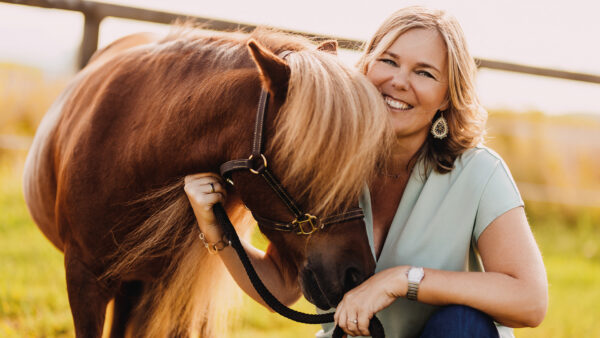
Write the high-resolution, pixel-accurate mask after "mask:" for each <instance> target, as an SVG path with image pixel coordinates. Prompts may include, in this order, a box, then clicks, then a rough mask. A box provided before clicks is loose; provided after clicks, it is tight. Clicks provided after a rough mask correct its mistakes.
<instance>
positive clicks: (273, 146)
mask: <svg viewBox="0 0 600 338" xmlns="http://www.w3.org/2000/svg"><path fill="white" fill-rule="evenodd" d="M250 38H252V39H255V40H256V41H258V42H259V43H260V44H261V45H263V46H265V47H267V48H268V49H270V50H271V51H272V52H273V53H275V54H277V53H280V52H282V51H284V50H293V51H295V52H294V53H292V54H290V55H289V56H288V57H287V59H286V62H287V63H288V65H289V67H290V71H291V72H290V80H289V89H288V93H287V98H286V101H285V104H284V106H283V107H282V108H281V110H280V113H279V115H278V117H277V120H276V130H277V132H276V135H275V137H274V139H273V140H269V142H268V148H267V152H268V153H269V154H273V158H272V159H271V161H274V162H276V163H280V164H284V165H282V167H285V168H287V170H286V171H285V172H282V173H278V174H279V175H280V179H281V181H282V183H283V184H284V186H285V187H286V188H287V189H288V190H289V191H290V193H291V194H292V195H293V196H295V198H298V199H300V200H305V201H306V200H309V201H311V203H310V210H311V211H312V213H314V214H317V215H325V214H330V213H332V212H333V211H336V210H339V209H340V208H344V207H347V206H348V203H349V202H352V201H356V199H357V198H358V195H359V192H360V190H361V188H362V187H363V186H364V184H365V183H366V182H367V180H368V179H369V177H370V176H371V174H372V171H373V170H374V168H375V167H376V162H377V161H378V160H381V159H382V156H383V155H385V152H384V151H383V149H388V146H389V145H390V144H391V139H392V137H391V136H392V134H391V132H390V130H389V127H388V126H389V123H388V115H387V108H386V107H385V106H384V103H383V100H381V96H380V94H379V92H378V91H377V90H376V88H375V87H374V86H373V85H372V84H371V83H370V82H369V81H368V80H367V79H366V78H364V76H362V75H359V74H358V73H357V71H355V70H353V69H351V68H350V67H348V66H345V65H343V64H342V63H341V61H339V60H337V58H336V57H335V56H333V55H329V54H327V53H325V52H321V51H316V50H314V45H312V44H311V43H310V41H308V40H305V39H301V38H298V37H291V36H289V35H284V34H281V33H276V32H272V31H268V30H257V31H255V32H254V33H253V34H251V35H250V36H248V35H242V34H220V35H215V36H209V37H206V36H205V35H202V33H200V32H198V31H197V30H194V29H190V28H180V29H178V30H176V31H175V32H173V33H171V34H170V35H168V36H167V37H166V38H165V39H163V40H162V41H161V42H159V43H158V44H156V45H155V47H153V48H154V50H153V53H159V54H160V53H181V55H185V56H182V57H185V58H192V57H194V55H195V53H190V51H198V50H209V49H210V53H211V55H212V56H213V57H214V58H212V59H211V61H209V62H214V63H218V64H219V65H223V64H228V65H231V67H236V65H245V64H248V65H252V61H251V59H250V56H249V55H248V53H247V52H245V51H246V48H247V47H246V43H247V41H248V40H249V39H250ZM203 55H204V57H206V55H207V54H203ZM181 62H186V60H185V59H183V60H182V61H181ZM358 93H363V94H362V95H363V96H362V97H357V95H358ZM257 99H258V98H257ZM139 202H140V203H151V204H152V205H159V206H160V207H159V208H158V210H157V211H156V212H155V213H154V214H153V215H152V216H151V217H150V218H149V219H147V220H146V221H145V222H144V223H143V225H141V226H140V227H139V228H138V230H137V231H136V232H134V233H132V234H131V235H130V236H129V237H128V239H127V240H126V242H124V243H121V244H120V250H119V252H117V253H116V255H115V263H114V264H113V265H112V267H111V269H110V270H109V271H108V272H106V274H105V276H104V278H106V279H111V278H117V277H118V276H124V275H127V272H128V271H131V269H132V268H133V267H135V266H136V265H137V264H138V263H140V262H142V261H144V260H145V259H147V258H149V257H161V256H162V255H163V254H164V253H168V252H171V253H173V254H172V255H171V257H172V259H171V262H170V265H169V267H168V268H167V269H166V271H165V272H164V273H163V275H162V276H154V277H157V278H158V279H157V280H155V281H153V282H152V283H151V285H150V286H149V287H148V288H147V289H145V290H144V292H143V294H144V296H143V298H142V300H141V303H140V305H139V308H138V311H137V312H136V315H135V317H134V318H133V320H132V326H131V327H130V333H131V334H133V335H134V336H147V337H167V336H179V335H183V336H186V335H192V336H195V335H198V334H200V335H201V336H203V337H225V336H227V334H226V333H225V330H226V329H227V323H228V319H227V318H228V317H227V314H228V313H229V312H230V311H229V310H230V309H231V307H232V304H230V303H228V301H229V300H231V299H232V297H231V295H232V291H233V290H235V289H237V287H236V286H235V285H234V284H233V282H232V280H231V277H230V276H229V274H228V273H227V272H226V271H225V268H224V266H223V264H222V262H221V261H220V260H219V259H218V257H215V256H209V255H208V254H207V251H206V250H205V249H204V247H202V246H201V244H200V241H199V240H198V237H197V235H198V231H197V229H196V227H197V225H196V221H195V219H194V216H193V213H192V212H191V208H190V206H189V203H188V200H187V198H186V196H185V194H184V192H183V181H182V180H181V181H178V182H176V183H175V184H173V185H170V186H167V187H165V188H162V189H159V190H157V191H154V192H152V193H150V194H148V195H147V196H145V197H143V198H142V199H140V201H139ZM232 221H233V223H234V224H235V225H236V228H237V229H238V232H240V233H241V234H242V235H243V234H248V231H247V230H248V229H250V228H251V227H252V225H253V221H252V219H251V217H250V216H249V215H248V213H247V212H246V210H244V209H243V208H239V210H237V211H236V213H235V215H233V217H232ZM177 243H179V244H177ZM176 245H178V246H177V247H176V248H174V246H176ZM234 298H235V297H234Z"/></svg>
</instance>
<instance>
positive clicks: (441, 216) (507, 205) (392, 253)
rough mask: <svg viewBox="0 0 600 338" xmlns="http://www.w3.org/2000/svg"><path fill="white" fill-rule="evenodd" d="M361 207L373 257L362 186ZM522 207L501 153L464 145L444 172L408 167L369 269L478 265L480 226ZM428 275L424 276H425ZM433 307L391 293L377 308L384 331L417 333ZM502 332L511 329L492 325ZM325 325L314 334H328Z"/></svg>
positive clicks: (450, 268) (368, 200)
mask: <svg viewBox="0 0 600 338" xmlns="http://www.w3.org/2000/svg"><path fill="white" fill-rule="evenodd" d="M360 206H361V207H362V209H363V211H364V213H365V219H364V221H365V225H366V230H367V236H368V239H369V244H370V247H371V252H372V254H373V258H374V259H376V255H375V249H374V244H373V213H372V208H371V198H370V193H369V190H368V188H365V189H364V190H363V193H362V195H361V197H360ZM519 206H523V200H522V198H521V195H520V194H519V190H518V188H517V186H516V184H515V182H514V180H513V178H512V176H511V174H510V171H509V170H508V168H507V166H506V164H505V163H504V161H503V160H502V158H501V157H500V156H499V155H498V154H496V153H495V152H494V151H492V150H491V149H489V148H487V147H484V146H477V147H475V148H472V149H469V150H467V151H465V152H464V153H463V154H462V155H461V156H460V157H459V158H457V160H456V161H455V167H454V169H453V170H452V171H450V172H449V173H446V174H439V173H437V172H435V171H433V170H430V171H429V172H427V173H425V172H424V165H423V163H422V162H421V163H418V164H417V165H415V168H414V169H413V171H412V173H411V176H410V177H409V180H408V182H407V185H406V188H405V190H404V193H403V195H402V199H401V200H400V203H399V205H398V209H397V210H396V214H395V216H394V218H393V220H392V224H391V226H390V228H389V232H388V234H387V236H386V238H385V242H384V243H383V247H382V248H381V253H380V255H379V259H376V262H377V264H376V268H375V272H379V271H382V270H385V269H388V268H391V267H395V266H399V265H412V266H422V267H425V268H431V269H438V270H447V271H484V269H483V266H482V263H481V259H480V257H479V254H478V251H477V240H478V239H479V236H480V235H481V233H482V232H483V231H484V230H485V229H486V227H487V226H488V225H489V224H490V223H491V222H492V221H493V220H495V219H496V218H497V217H498V216H500V215H502V214H504V213H505V212H507V211H509V210H511V209H513V208H516V207H519ZM425 278H427V276H425ZM437 308H438V307H437V306H434V305H429V304H424V303H420V302H415V301H410V300H407V299H406V298H402V297H401V298H398V299H396V300H395V301H394V302H393V303H392V304H391V305H390V306H388V307H387V308H385V309H384V310H382V311H380V312H379V313H378V314H377V317H378V318H379V319H380V320H381V322H382V324H383V327H384V329H385V332H386V337H417V336H418V334H419V333H420V331H421V329H422V328H423V326H424V325H425V322H426V321H427V319H428V318H429V317H430V316H431V315H432V314H433V312H435V310H436V309H437ZM497 327H498V332H499V333H500V336H501V337H503V338H504V337H513V333H512V329H510V328H507V327H504V326H502V325H499V324H497ZM332 331H333V325H332V324H324V325H323V330H321V331H319V332H318V333H317V337H318V338H323V337H330V336H331V334H332Z"/></svg>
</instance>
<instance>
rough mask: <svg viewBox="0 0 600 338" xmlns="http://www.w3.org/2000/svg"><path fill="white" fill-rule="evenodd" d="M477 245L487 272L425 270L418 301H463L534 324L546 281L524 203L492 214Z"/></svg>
mask: <svg viewBox="0 0 600 338" xmlns="http://www.w3.org/2000/svg"><path fill="white" fill-rule="evenodd" d="M478 247H479V252H480V254H481V258H482V261H483V266H484V268H485V270H486V272H467V273H465V272H449V271H427V270H426V272H425V276H426V278H425V279H424V280H423V283H422V287H421V288H422V291H421V290H420V291H419V301H422V302H425V303H429V304H436V305H445V304H464V305H468V306H471V307H474V308H476V309H479V310H481V311H483V312H485V313H487V314H489V315H490V316H492V317H493V318H494V320H496V321H497V322H499V323H501V324H503V325H506V326H510V327H525V326H529V327H534V326H538V325H539V324H540V323H541V322H542V320H543V318H544V316H545V315H546V309H547V304H548V281H547V278H546V270H545V268H544V263H543V261H542V256H541V254H540V251H539V249H538V247H537V245H536V243H535V240H534V238H533V234H532V233H531V230H530V229H529V225H528V223H527V218H526V217H525V212H524V210H523V208H522V207H519V208H515V209H512V210H509V211H508V212H506V213H504V214H503V215H501V216H500V217H498V218H496V219H495V220H494V221H493V222H492V223H491V224H490V225H489V226H488V227H487V228H486V230H484V232H483V233H482V234H481V236H480V237H479V241H478Z"/></svg>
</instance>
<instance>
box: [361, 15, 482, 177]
mask: <svg viewBox="0 0 600 338" xmlns="http://www.w3.org/2000/svg"><path fill="white" fill-rule="evenodd" d="M415 28H424V29H433V30H436V31H437V32H438V33H439V34H440V36H441V37H442V39H443V40H444V42H445V44H446V49H447V53H448V54H447V60H448V94H447V99H448V102H449V106H448V109H447V110H446V111H445V112H443V116H444V118H445V119H446V121H448V129H449V132H448V137H446V138H445V139H442V140H437V139H434V138H433V137H432V135H429V136H428V138H427V140H426V141H425V143H424V144H423V146H422V147H421V149H420V150H419V152H418V153H417V155H416V158H423V159H424V160H425V165H426V167H433V168H434V169H435V170H436V171H437V172H439V173H446V172H449V171H451V170H452V169H453V168H454V161H455V159H456V158H457V157H458V156H460V154H462V153H463V152H464V151H465V150H467V149H469V148H472V147H474V146H475V145H477V144H479V143H481V142H483V137H484V135H485V123H486V120H487V112H486V111H485V110H484V109H483V107H482V106H481V104H480V103H479V99H478V98H477V94H476V91H475V74H476V72H477V65H476V64H475V60H474V59H473V57H472V56H471V54H470V53H469V50H468V48H467V42H466V39H465V36H464V33H463V31H462V29H461V27H460V24H459V23H458V21H457V20H456V19H455V18H454V17H453V16H451V15H449V14H447V13H446V12H444V11H442V10H435V9H429V8H425V7H421V6H411V7H406V8H403V9H401V10H399V11H397V12H395V13H393V14H392V15H391V16H390V17H389V18H388V19H387V20H385V21H384V22H383V24H382V25H381V26H380V27H379V29H378V30H377V32H376V33H375V35H374V36H373V38H372V39H371V40H370V41H369V42H368V44H367V46H366V48H365V51H364V54H363V55H362V57H361V58H360V60H359V61H358V65H357V66H358V68H359V69H360V71H361V72H363V73H364V74H366V73H367V72H368V70H369V67H370V66H371V64H372V63H373V62H374V61H375V60H376V59H377V58H378V57H379V56H380V55H381V54H382V53H384V52H385V51H386V50H387V49H388V48H390V46H391V45H392V44H393V43H394V42H395V41H396V39H397V38H398V37H399V36H400V35H402V34H403V33H405V32H407V31H409V30H411V29H415ZM438 116H439V114H436V116H435V117H434V119H437V118H438ZM416 158H415V159H416Z"/></svg>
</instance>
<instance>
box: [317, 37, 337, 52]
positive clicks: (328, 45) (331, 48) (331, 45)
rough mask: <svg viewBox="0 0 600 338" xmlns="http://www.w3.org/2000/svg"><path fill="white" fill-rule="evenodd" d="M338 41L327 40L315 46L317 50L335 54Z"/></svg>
mask: <svg viewBox="0 0 600 338" xmlns="http://www.w3.org/2000/svg"><path fill="white" fill-rule="evenodd" d="M337 49H338V42H337V40H327V41H323V42H321V44H320V45H319V46H318V47H317V50H320V51H322V52H327V53H331V54H333V55H337Z"/></svg>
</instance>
